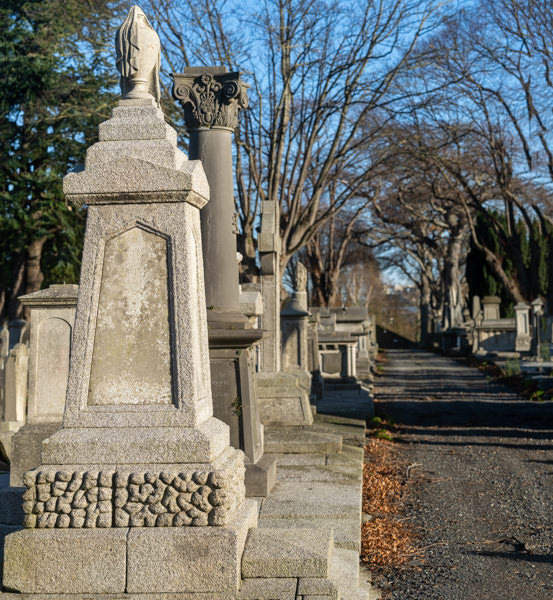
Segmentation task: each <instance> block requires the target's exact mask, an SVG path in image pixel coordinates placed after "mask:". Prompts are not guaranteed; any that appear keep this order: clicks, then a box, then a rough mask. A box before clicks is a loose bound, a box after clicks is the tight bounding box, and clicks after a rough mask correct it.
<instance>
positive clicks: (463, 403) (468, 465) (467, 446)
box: [375, 349, 553, 600]
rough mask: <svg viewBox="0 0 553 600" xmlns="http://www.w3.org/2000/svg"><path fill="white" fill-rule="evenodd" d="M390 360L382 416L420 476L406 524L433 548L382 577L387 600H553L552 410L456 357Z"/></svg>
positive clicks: (382, 386) (408, 353)
mask: <svg viewBox="0 0 553 600" xmlns="http://www.w3.org/2000/svg"><path fill="white" fill-rule="evenodd" d="M386 354H387V357H388V359H389V361H388V363H386V364H385V366H384V373H383V375H382V376H381V377H379V378H378V379H377V381H376V382H375V383H376V407H377V414H381V415H384V414H385V415H389V416H391V417H392V418H393V419H394V420H395V421H396V423H397V424H398V429H399V435H400V436H401V439H402V441H403V442H404V443H403V444H400V445H399V446H398V447H399V448H400V449H401V452H402V453H403V454H404V455H405V459H406V460H407V461H408V464H410V465H412V466H413V467H416V468H414V469H412V471H411V472H412V473H416V474H417V475H415V476H412V477H414V478H415V481H416V485H415V486H414V488H413V492H412V496H411V497H410V498H408V500H407V514H406V518H407V519H408V520H410V521H411V522H413V523H414V524H415V525H416V526H417V527H420V530H421V539H420V547H425V548H426V551H425V556H424V560H421V561H419V563H418V564H417V563H415V564H414V565H413V566H412V567H411V568H407V569H396V570H395V571H394V572H393V573H389V574H388V575H387V577H388V579H389V581H390V585H391V590H392V595H391V598H393V599H397V600H460V599H461V598H471V599H472V598H478V599H480V598H489V599H490V600H511V599H512V600H522V599H524V600H526V599H528V600H530V599H532V600H553V569H552V568H551V564H552V563H553V511H552V510H551V502H552V498H553V470H552V468H551V467H552V465H553V402H542V403H534V402H529V401H528V400H527V399H525V398H521V397H519V396H517V394H515V393H514V392H512V391H511V390H509V389H507V388H506V387H504V386H502V385H499V384H497V383H494V382H492V381H490V380H488V379H487V378H486V376H485V375H484V374H482V373H481V372H480V371H478V370H477V369H474V368H470V367H467V366H465V365H464V364H463V361H461V360H453V359H450V358H446V357H442V356H438V355H435V354H432V353H428V352H424V351H418V350H400V349H394V350H389V351H387V353H386ZM505 540H516V543H515V545H514V546H509V543H510V542H509V543H507V544H505ZM517 545H519V546H520V549H518V547H515V546H517ZM521 549H522V550H521Z"/></svg>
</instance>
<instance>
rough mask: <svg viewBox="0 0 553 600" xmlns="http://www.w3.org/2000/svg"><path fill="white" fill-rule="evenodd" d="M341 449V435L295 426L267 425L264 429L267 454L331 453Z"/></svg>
mask: <svg viewBox="0 0 553 600" xmlns="http://www.w3.org/2000/svg"><path fill="white" fill-rule="evenodd" d="M341 449H342V436H341V435H336V434H333V433H321V432H318V431H305V430H304V429H300V428H295V427H286V428H283V427H277V428H272V427H271V428H269V427H267V429H266V430H265V451H266V452H267V453H268V454H287V453H289V454H333V453H336V452H340V450H341Z"/></svg>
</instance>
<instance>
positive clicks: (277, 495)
mask: <svg viewBox="0 0 553 600" xmlns="http://www.w3.org/2000/svg"><path fill="white" fill-rule="evenodd" d="M305 517H309V518H313V517H316V518H337V519H355V520H358V521H359V522H360V519H361V483H356V484H354V485H353V484H351V483H349V484H345V483H335V482H327V481H277V482H276V484H275V487H274V488H273V491H272V493H271V495H270V496H269V497H268V498H266V499H265V500H264V501H263V503H262V505H261V512H260V515H259V518H260V526H262V521H263V519H264V518H270V519H302V518H305Z"/></svg>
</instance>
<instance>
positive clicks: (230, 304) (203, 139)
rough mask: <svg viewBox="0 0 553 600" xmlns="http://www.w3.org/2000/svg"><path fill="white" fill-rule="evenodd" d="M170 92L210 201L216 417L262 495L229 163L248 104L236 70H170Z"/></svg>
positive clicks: (268, 481)
mask: <svg viewBox="0 0 553 600" xmlns="http://www.w3.org/2000/svg"><path fill="white" fill-rule="evenodd" d="M173 78H174V81H175V84H174V88H173V96H174V97H175V99H176V100H178V101H179V102H180V103H181V105H182V107H183V110H184V116H185V122H186V126H187V128H188V132H189V135H190V145H189V155H190V158H191V159H199V160H201V161H202V164H203V166H204V169H205V172H206V176H207V180H208V182H209V188H210V202H209V203H208V204H207V206H205V207H204V208H203V209H202V210H201V212H200V220H201V228H202V247H203V259H204V269H205V281H206V303H207V321H208V335H209V353H210V364H211V374H212V379H211V389H212V394H213V409H214V414H215V416H216V417H218V418H220V419H221V420H223V421H224V422H225V423H227V424H228V425H229V426H230V431H231V434H230V435H231V444H232V445H233V446H235V447H237V448H241V449H242V450H243V451H244V452H245V454H246V459H247V461H246V493H247V495H248V496H266V495H267V494H268V493H269V491H270V490H271V488H272V486H273V485H274V482H275V479H276V462H275V460H274V458H270V457H268V456H264V455H263V425H262V424H261V421H260V418H259V410H258V401H257V395H256V390H255V385H254V365H253V359H254V352H255V344H256V343H257V342H258V341H259V340H260V339H261V337H262V335H263V332H262V331H261V330H259V329H252V328H251V327H250V324H249V319H248V318H247V317H246V316H245V315H244V314H243V313H242V311H241V310H240V295H239V294H240V290H239V278H238V260H237V252H236V225H235V206H234V184H233V164H232V132H233V131H234V129H235V128H236V126H237V119H238V111H239V110H240V109H241V108H245V107H246V106H247V104H248V97H247V94H246V91H247V86H246V85H245V84H244V83H243V82H242V80H241V79H240V74H239V73H228V72H227V71H226V69H225V68H221V67H197V68H196V67H193V68H188V69H186V70H185V72H184V73H178V74H173Z"/></svg>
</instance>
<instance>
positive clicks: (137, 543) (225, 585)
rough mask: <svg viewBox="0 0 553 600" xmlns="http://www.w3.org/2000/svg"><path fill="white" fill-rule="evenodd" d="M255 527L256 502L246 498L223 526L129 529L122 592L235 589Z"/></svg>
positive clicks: (217, 590)
mask: <svg viewBox="0 0 553 600" xmlns="http://www.w3.org/2000/svg"><path fill="white" fill-rule="evenodd" d="M256 526H257V502H256V501H255V500H246V502H245V503H244V504H243V506H242V507H241V509H240V510H239V511H238V513H237V515H236V518H235V519H234V521H233V522H232V523H231V524H229V525H228V526H226V527H201V528H192V527H184V528H167V529H163V528H140V529H138V528H137V529H131V530H130V532H129V541H128V571H127V572H128V580H127V592H128V593H129V594H140V593H178V592H204V593H205V592H228V593H232V592H237V591H238V588H239V585H240V564H241V558H242V553H243V549H244V544H245V542H246V537H247V535H248V531H249V530H250V528H254V527H256ZM254 531H255V530H254Z"/></svg>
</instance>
